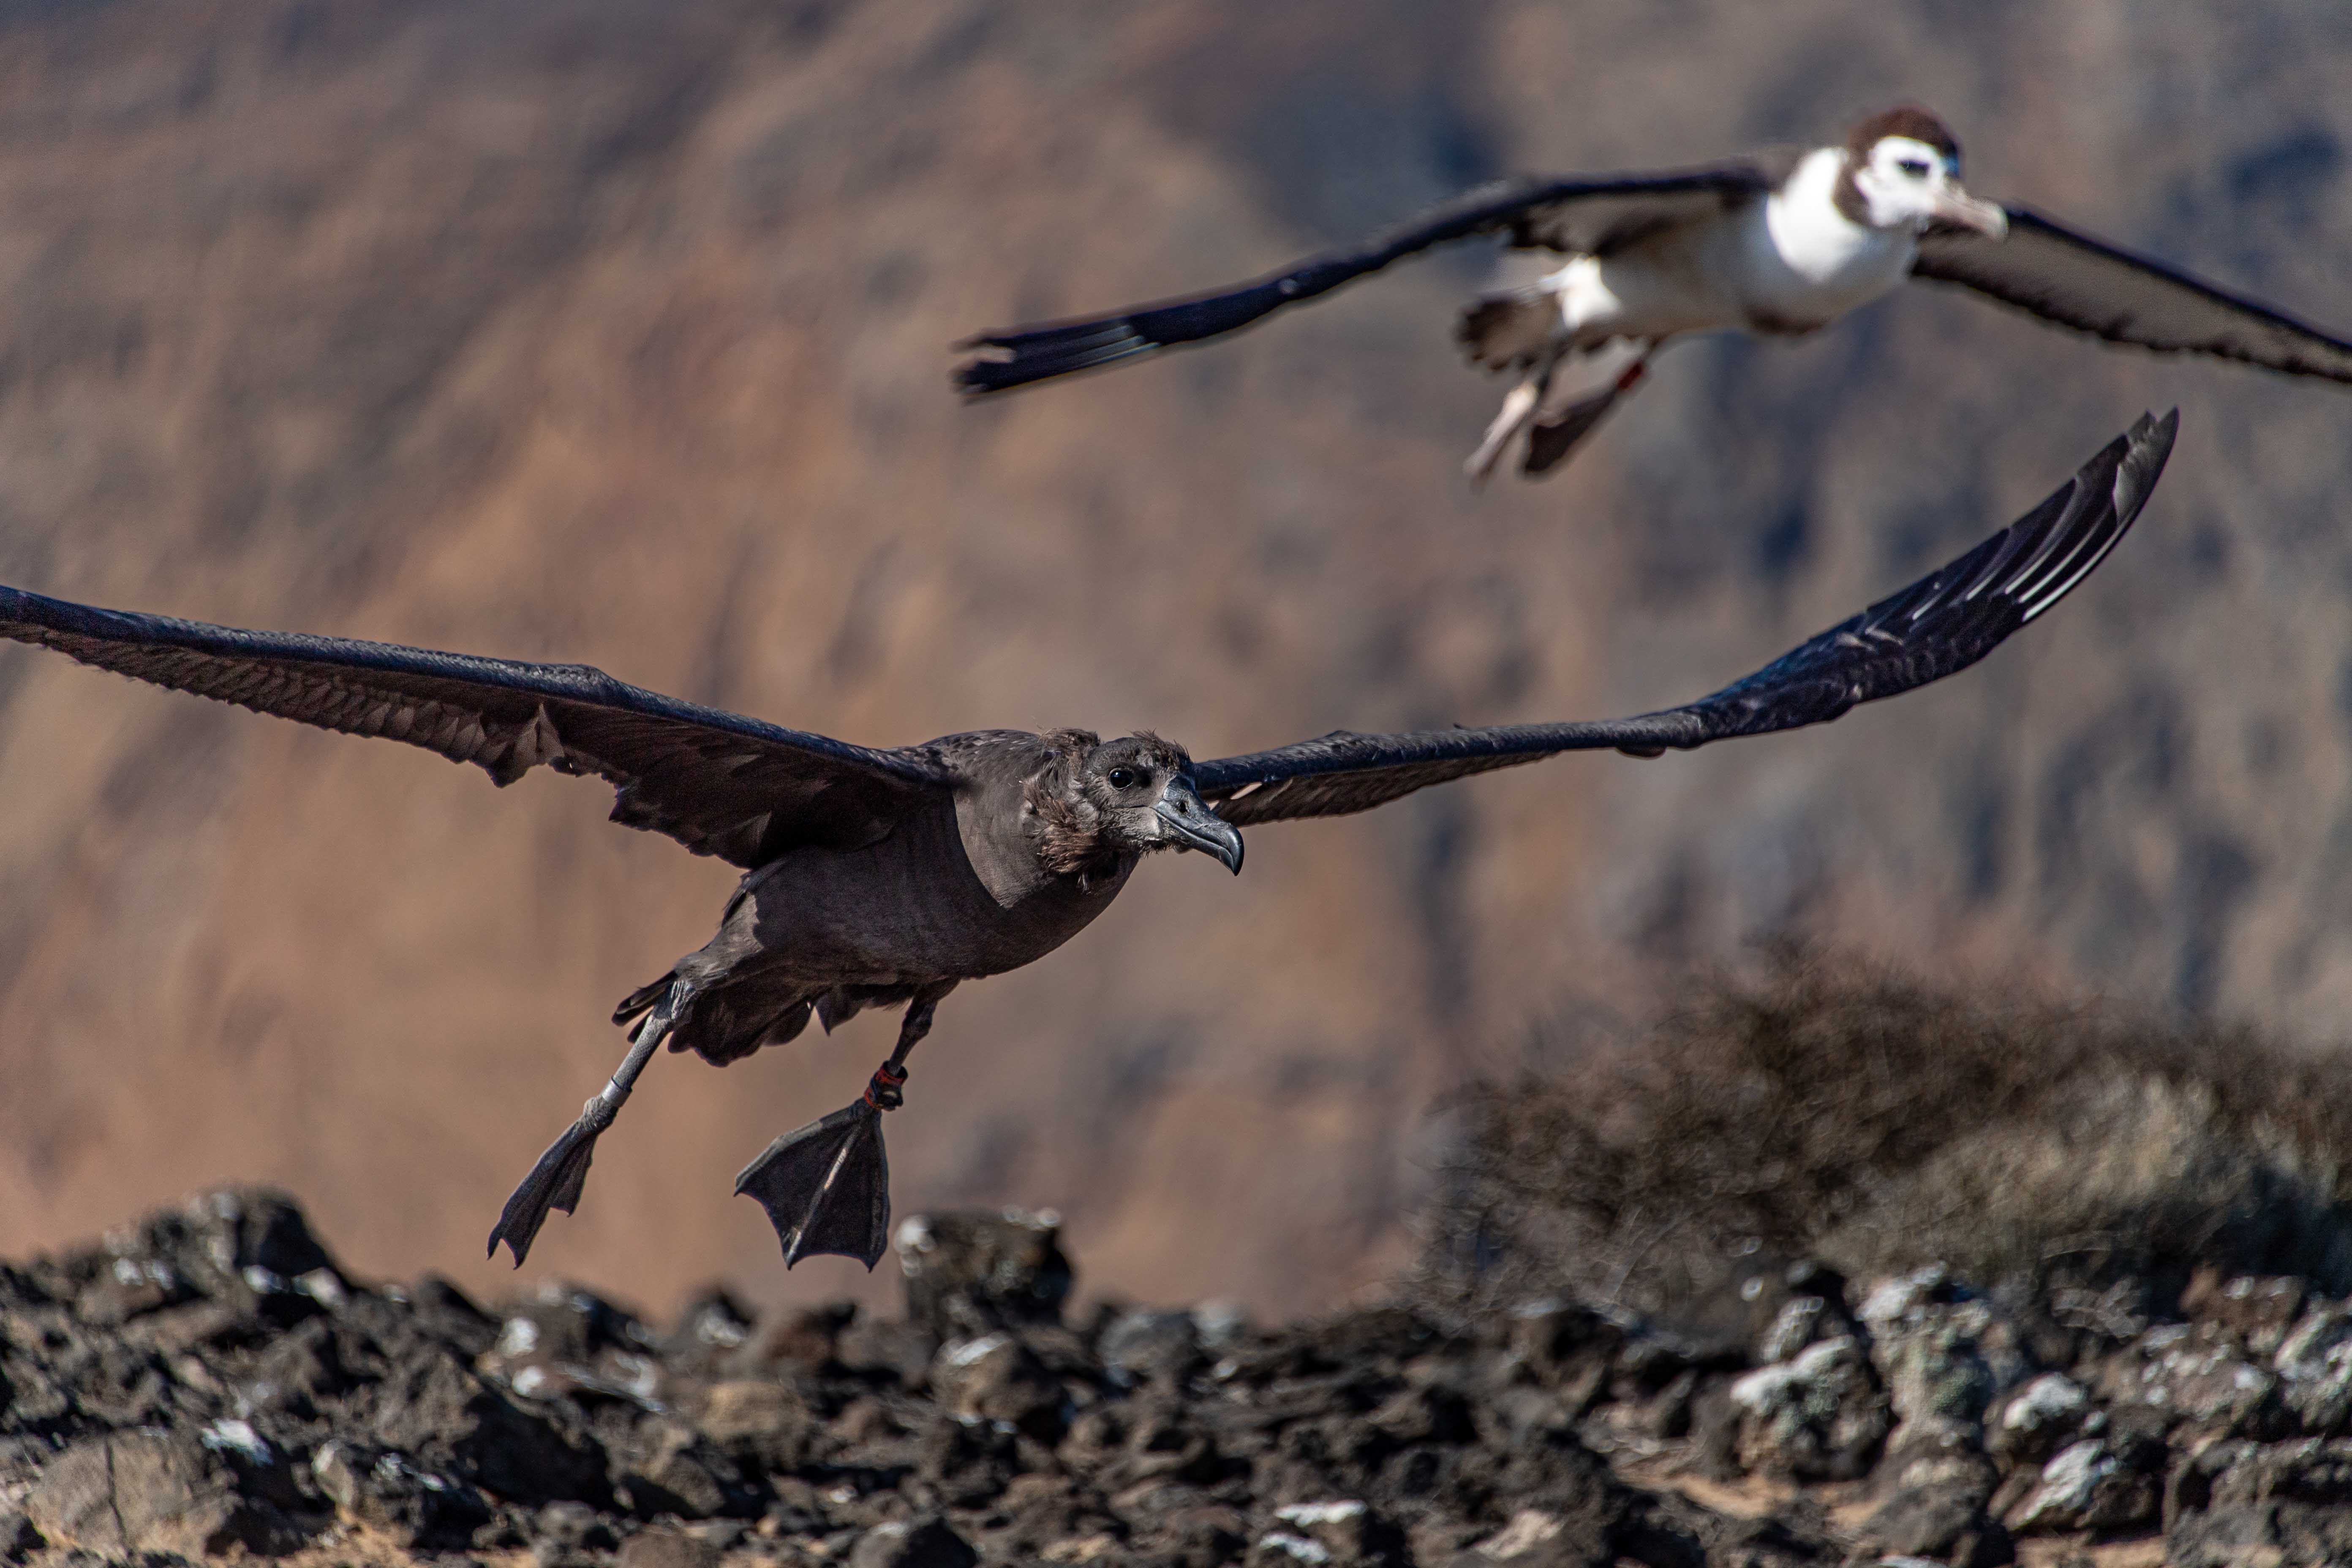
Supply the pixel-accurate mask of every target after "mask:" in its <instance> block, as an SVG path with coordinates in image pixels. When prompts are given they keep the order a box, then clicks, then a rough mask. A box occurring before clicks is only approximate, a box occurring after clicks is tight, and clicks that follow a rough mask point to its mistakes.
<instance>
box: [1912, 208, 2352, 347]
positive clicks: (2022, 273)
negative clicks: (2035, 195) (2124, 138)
mask: <svg viewBox="0 0 2352 1568" xmlns="http://www.w3.org/2000/svg"><path fill="white" fill-rule="evenodd" d="M2005 210H2006V211H2007V212H2008V214H2009V235H2008V237H2006V238H2004V239H1993V238H1990V237H1987V236H1985V235H1981V234H1975V233H1970V232H1968V231H1965V230H1956V231H1952V232H1943V231H1938V232H1936V233H1931V234H1929V235H1927V237H1924V238H1923V239H1921V240H1920V242H1919V259H1918V261H1917V262H1916V263H1915V264H1914V265H1913V267H1912V268H1911V274H1912V276H1913V277H1915V278H1925V279H1929V280H1930V281H1932V282H1937V283H1957V284H1959V285H1960V286H1961V287H1963V288H1967V289H1975V290H1976V291H1977V292H1979V293H1980V294H1989V295H1990V296H1991V297H1992V298H1993V299H1996V300H2000V301H2001V302H2002V303H2003V304H2005V305H2013V306H2015V307H2017V308H2018V309H2019V310H2026V311H2029V312H2031V313H2032V314H2033V315H2036V316H2040V317H2041V318H2042V320H2044V321H2055V322H2057V323H2058V324H2059V325H2060V326H2064V327H2073V328H2075V329H2076V330H2077V331H2085V332H2090V333H2093V334H2094V335H2095V336H2098V337H2101V338H2105V340H2106V341H2107V342H2111V343H2130V344H2133V345H2135V346H2136V347H2138V348H2144V349H2151V350H2154V351H2155V352H2156V353H2199V354H2212V355H2214V356H2216V357H2217V358H2221V359H2233V360H2240V361H2242V362H2243V363H2247V364H2258V365H2261V366H2263V368H2264V369H2266V370H2276V371H2284V372H2285V373H2286V374H2289V375H2312V376H2319V377H2322V378H2324V379H2326V380H2328V381H2341V382H2352V342H2344V341H2343V340H2342V339H2340V338H2332V337H2329V336H2328V335H2327V334H2326V332H2323V331H2319V330H2318V329H2317V328H2315V327H2308V326H2305V324H2304V323H2302V322H2301V321H2295V320H2294V319H2293V318H2292V317H2289V316H2284V315H2282V314H2280V313H2279V312H2278V311H2276V310H2272V309H2271V308H2270V307H2269V306H2267V305H2263V304H2259V303H2257V302H2256V301H2254V300H2248V299H2244V298H2242V297H2240V296H2238V295H2235V294H2231V293H2229V292H2227V291H2226V290H2224V289H2217V288H2215V287H2214V286H2213V285H2212V284H2210V283H2207V282H2204V281H2202V280H2201V279H2196V278H2191V277H2190V276H2189V275H2188V274H2187V273H2185V272H2176V271H2174V270H2173V269H2172V268H2168V267H2167V266H2165V265H2164V264H2163V263H2161V262H2158V261H2151V260H2149V259H2148V258H2146V257H2143V256H2135V255H2133V254H2132V253H2131V252H2129V251H2127V250H2124V249H2120V248H2118V247H2116V246H2112V245H2109V244H2107V243H2106V242H2105V241H2104V240H2098V239H2094V238H2092V237H2090V236H2089V235H2086V234H2077V233H2075V232H2074V230H2073V229H2070V228H2067V227H2065V226H2063V225H2060V224H2055V223H2053V222H2051V221H2050V220H2049V219H2048V218H2046V217H2043V216H2041V215H2039V214H2037V213H2032V212H2028V211H2027V210H2026V209H2025V208H2023V207H2009V208H2007V209H2005Z"/></svg>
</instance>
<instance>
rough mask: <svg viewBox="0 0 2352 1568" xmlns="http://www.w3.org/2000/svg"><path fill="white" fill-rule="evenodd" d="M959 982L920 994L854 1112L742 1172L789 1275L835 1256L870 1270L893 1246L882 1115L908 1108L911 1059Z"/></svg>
mask: <svg viewBox="0 0 2352 1568" xmlns="http://www.w3.org/2000/svg"><path fill="white" fill-rule="evenodd" d="M952 989H954V984H953V983H952V982H950V983H949V984H946V985H940V986H935V987H932V988H930V989H928V990H924V991H919V992H917V993H916V994H915V995H914V997H913V998H912V999H911V1000H910V1001H908V1004H907V1017H906V1021H905V1022H903V1023H902V1024H900V1025H899V1026H898V1048H897V1049H895V1050H893V1051H892V1052H891V1053H890V1059H889V1060H888V1061H886V1062H884V1063H883V1064H882V1065H881V1066H880V1067H878V1068H875V1069H874V1076H873V1077H872V1078H871V1079H867V1080H866V1093H865V1095H864V1097H863V1098H861V1099H859V1100H857V1101H856V1103H855V1104H852V1105H848V1106H845V1107H843V1108H842V1109H841V1110H836V1111H835V1112H834V1113H833V1114H832V1115H830V1116H827V1117H824V1118H823V1119H822V1120H820V1121H812V1122H810V1123H809V1124H808V1125H807V1126H805V1127H803V1128H801V1129H799V1130H798V1131H792V1132H787V1133H785V1134H784V1135H783V1136H782V1137H781V1138H779V1139H777V1140H776V1141H775V1142H773V1143H771V1144H769V1145H768V1147H767V1149H766V1151H765V1152H762V1153H761V1156H760V1157H759V1158H758V1159H756V1160H754V1161H752V1162H751V1163H750V1164H748V1165H746V1166H744V1167H743V1173H742V1174H741V1175H740V1176H738V1177H736V1178H735V1190H736V1191H737V1192H739V1193H747V1194H750V1195H751V1197H752V1198H754V1199H755V1200H757V1201H758V1203H759V1205H760V1206H761V1208H763V1209H765V1210H766V1211H767V1214H768V1223H770V1224H771V1225H772V1226H775V1227H776V1239H777V1240H779V1241H781V1242H782V1243H783V1247H784V1267H785V1268H791V1267H792V1266H793V1264H795V1263H798V1262H799V1261H800V1260H801V1259H802V1258H814V1257H815V1256H817V1255H818V1254H820V1253H827V1252H830V1253H834V1254H836V1255H838V1256H840V1257H843V1258H856V1259H857V1260H858V1261H859V1262H861V1263H863V1264H865V1265H866V1268H873V1267H874V1266H875V1264H877V1263H878V1262H880V1261H881V1260H882V1252H883V1249H884V1248H885V1247H887V1246H888V1245H889V1239H890V1161H889V1158H888V1155H887V1152H885V1150H884V1149H883V1146H882V1113H883V1112H884V1111H886V1110H898V1107H899V1106H900V1105H902V1104H904V1103H905V1102H906V1096H905V1094H904V1092H903V1090H904V1089H905V1087H906V1082H907V1068H906V1062H907V1053H908V1052H909V1051H911V1050H913V1049H914V1048H915V1044H916V1042H917V1041H919V1040H920V1039H921V1038H922V1037H924V1036H925V1035H928V1034H929V1033H930V1031H931V1015H932V1014H933V1013H935V1012H937V1011H938V1010H939V1005H940V998H941V997H943V996H945V995H946V994H948V993H949V992H950V990H952Z"/></svg>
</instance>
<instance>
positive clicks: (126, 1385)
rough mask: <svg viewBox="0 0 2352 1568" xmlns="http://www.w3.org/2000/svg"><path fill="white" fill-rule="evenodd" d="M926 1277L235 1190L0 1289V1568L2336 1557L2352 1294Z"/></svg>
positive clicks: (903, 1256) (959, 1228)
mask: <svg viewBox="0 0 2352 1568" xmlns="http://www.w3.org/2000/svg"><path fill="white" fill-rule="evenodd" d="M886 1267H887V1266H886ZM898 1267H899V1268H901V1269H902V1271H903V1273H904V1276H905V1282H906V1310H905V1316H904V1317H903V1318H899V1319H887V1318H880V1317H872V1316H866V1315H861V1314H859V1313H857V1312H856V1310H854V1309H851V1308H847V1307H842V1308H837V1309H824V1310H793V1311H791V1312H788V1313H785V1314H782V1315H779V1316H777V1317H775V1318H773V1319H772V1320H771V1321H752V1319H751V1316H750V1315H748V1314H747V1313H746V1312H745V1311H744V1310H741V1309H740V1307H739V1306H738V1305H737V1304H736V1303H735V1302H734V1301H733V1300H730V1298H729V1297H728V1296H727V1295H726V1294H724V1293H723V1292H712V1293H709V1294H708V1295H706V1296H704V1297H703V1298H701V1299H700V1300H698V1301H697V1302H696V1303H695V1304H694V1305H693V1306H692V1307H691V1308H690V1309H689V1310H688V1311H686V1313H685V1314H684V1315H683V1316H682V1317H681V1319H680V1320H679V1321H677V1322H676V1323H674V1324H671V1325H669V1326H667V1327H666V1328H665V1327H660V1326H656V1325H654V1324H651V1323H647V1322H645V1321H641V1320H639V1319H637V1318H636V1317H635V1316H633V1315H632V1314H631V1313H630V1312H629V1311H628V1310H626V1309H625V1308H624V1307H621V1306H619V1305H617V1304H615V1303H614V1302H612V1301H608V1300H603V1299H601V1298H599V1297H597V1296H594V1295H593V1294H590V1293H588V1292H586V1291H583V1290H576V1289H552V1288H550V1289H541V1291H540V1292H538V1293H537V1294H535V1295H532V1296H530V1297H527V1298H526V1299H524V1300H519V1301H515V1302H511V1303H508V1304H506V1305H505V1306H503V1307H501V1308H499V1309H497V1310H488V1309H486V1308H484V1307H482V1306H480V1305H478V1304H477V1303H475V1302H473V1301H471V1300H467V1298H466V1297H465V1296H464V1295H463V1294H462V1293H461V1292H459V1291H458V1290H457V1289H454V1288H453V1287H451V1286H449V1285H448V1284H446V1282H443V1281H440V1280H437V1279H432V1278H427V1279H423V1280H420V1281H418V1282H416V1283H415V1284H413V1285H409V1286H406V1287H399V1286H389V1285H375V1284H370V1283H367V1282H364V1281H362V1280H359V1279H353V1278H352V1277H351V1276H349V1275H348V1274H346V1273H345V1272H344V1271H343V1270H342V1269H341V1268H339V1267H338V1266H337V1264H336V1262H335V1260H334V1258H333V1257H332V1256H331V1254H330V1253H329V1252H328V1251H327V1250H326V1249H325V1248H324V1247H323V1246H322V1245H321V1244H320V1241H319V1240H318V1239H317V1238H316V1237H314V1236H313V1235H312V1234H311V1232H310V1227H309V1226H308V1225H307V1224H306V1223H305V1221H304V1218H303V1216H302V1215H301V1213H300V1211H299V1209H297V1208H296V1207H295V1206H294V1205H293V1204H292V1203H290V1202H289V1200H288V1199H286V1198H285V1197H284V1196H282V1195H280V1194H274V1193H269V1192H265V1191H254V1190H242V1191H221V1192H216V1193H212V1194H205V1195H203V1196H200V1197H198V1198H195V1199H194V1200H192V1201H190V1202H188V1203H187V1204H185V1205H183V1206H181V1207H179V1208H176V1209H171V1210H166V1211H163V1212H160V1213H157V1214H155V1215H151V1216H149V1217H148V1218H147V1219H145V1220H143V1221H142V1222H141V1223H139V1224H138V1225H136V1226H131V1227H130V1228H127V1229H124V1230H122V1231H120V1232H118V1233H116V1234H113V1235H110V1236H109V1237H106V1238H105V1239H104V1240H103V1241H102V1242H101V1243H100V1244H98V1245H96V1246H92V1247H85V1248H82V1249H79V1250H75V1251H71V1252H68V1253H64V1254H61V1255H58V1256H55V1257H48V1258H37V1259H34V1260H32V1261H30V1262H27V1263H25V1264H22V1265H19V1266H16V1267H8V1268H0V1332H5V1339H0V1560H5V1562H7V1563H33V1564H51V1563H57V1564H62V1563H83V1562H91V1561H101V1560H102V1561H110V1562H120V1561H126V1560H128V1561H140V1562H149V1563H163V1562H172V1561H178V1560H181V1559H184V1558H193V1557H201V1556H209V1555H218V1554H229V1555H235V1554H239V1553H247V1554H260V1555H268V1556H279V1557H283V1558H286V1559H287V1560H288V1561H289V1563H291V1564H296V1565H299V1564H306V1563H403V1562H411V1561H427V1560H435V1559H439V1560H443V1561H457V1560H460V1559H463V1558H471V1559H473V1560H476V1561H483V1562H499V1563H522V1562H524V1561H526V1560H528V1561H530V1562H532V1563H538V1564H543V1565H547V1568H555V1565H558V1564H588V1563H604V1562H618V1563H624V1564H633V1565H639V1568H649V1565H653V1564H679V1565H685V1564H698V1565H709V1564H718V1563H838V1562H846V1563H850V1564H853V1565H854V1568H886V1565H888V1568H961V1565H963V1564H970V1563H975V1562H990V1563H1072V1564H1077V1563H1097V1564H1102V1565H1104V1568H1110V1565H1113V1564H1126V1563H1154V1564H1169V1565H1176V1564H1188V1565H1189V1564H1202V1565H1206V1564H1213V1563H1253V1564H1263V1565H1275V1568H1317V1565H1322V1564H1331V1565H1334V1568H1344V1565H1349V1564H1390V1565H1400V1568H1401V1565H1403V1564H1408V1563H1419V1564H1460V1565H1463V1568H1486V1565H1488V1564H1517V1565H1522V1568H1552V1565H1556V1564H1559V1565H1564V1564H1571V1563H1573V1564H1588V1563H1590V1564H1600V1565H1603V1568H1609V1565H1612V1564H1622V1563H1641V1564H1654V1565H1659V1568H1682V1565H1689V1568H1699V1565H1701V1564H1706V1565H1710V1568H1711V1565H1715V1564H1726V1565H1728V1564H1742V1565H1752V1568H1764V1565H1768V1564H1769V1565H1776V1568H1777V1565H1780V1564H1798V1563H1858V1562H1877V1563H1906V1564H1912V1563H1967V1564H1976V1565H1979V1568H1982V1565H1989V1564H1997V1563H2010V1562H2012V1561H2021V1562H2026V1563H2047V1564H2079V1565H2084V1568H2087V1565H2088V1564H2090V1563H2157V1562H2159V1561H2161V1562H2167V1563H2178V1564H2183V1565H2195V1564H2209V1563H2210V1564H2222V1563H2232V1564H2234V1563H2269V1564H2277V1565H2284V1564H2300V1563H2330V1562H2336V1563H2340V1562H2344V1561H2347V1560H2352V1510H2347V1509H2345V1508H2344V1507H2343V1506H2342V1505H2343V1504H2344V1503H2345V1502H2347V1501H2352V1435H2347V1434H2348V1433H2352V1308H2347V1304H2346V1303H2343V1302H2339V1301H2335V1300H2326V1299H2320V1298H2317V1297H2315V1295H2313V1294H2312V1293H2311V1292H2310V1291H2309V1290H2308V1289H2307V1288H2306V1287H2305V1285H2304V1284H2303V1283H2302V1282H2300V1281H2298V1280H2295V1279H2222V1278H2221V1277H2220V1276H2219V1275H2218V1274H2216V1273H2213V1272H2210V1271H2209V1272H2207V1273H2204V1274H2201V1275H2200V1276H2199V1277H2197V1278H2196V1279H2194V1280H2193V1281H2192V1282H2191V1283H2190V1285H2189V1289H2187V1290H2186V1291H2184V1292H2180V1293H2179V1294H2178V1310H2177V1311H2176V1312H2169V1313H2165V1314H2161V1315H2158V1314H2154V1313H2151V1311H2150V1309H2149V1304H2148V1302H2147V1300H2146V1296H2147V1292H2146V1291H2144V1290H2141V1289H2137V1288H2136V1287H2134V1286H2132V1285H2130V1284H2128V1283H2126V1284H2124V1285H2120V1286H2117V1287H2116V1288H2114V1289H2109V1290H2106V1291H2105V1292H2103V1293H2100V1294H2095V1295H2094V1294H2091V1293H2089V1292H2086V1291H2082V1290H2074V1291H2064V1290H2061V1291H2055V1292H2053V1293H2051V1294H2050V1295H2049V1297H2048V1298H2047V1299H2033V1300H2000V1299H1995V1298H1993V1297H1989V1296H1986V1295H1982V1294H1979V1293H1978V1292H1977V1291H1974V1290H1972V1289H1969V1287H1968V1285H1966V1284H1965V1283H1964V1282H1962V1281H1960V1280H1958V1279H1951V1278H1949V1277H1948V1276H1947V1274H1946V1273H1945V1272H1944V1271H1942V1270H1940V1269H1928V1270H1925V1271H1921V1272H1916V1273H1913V1274H1909V1275H1906V1276H1901V1277H1896V1278H1893V1279H1883V1280H1875V1281H1869V1282H1853V1281H1848V1280H1846V1279H1842V1278H1840V1277H1839V1276H1838V1275H1837V1274H1835V1273H1834V1272H1833V1271H1832V1270H1830V1269H1828V1268H1824V1267H1822V1266H1821V1265H1817V1264H1802V1263H1801V1264H1798V1265H1795V1266H1793V1267H1789V1266H1785V1265H1775V1266H1773V1267H1771V1268H1759V1270H1758V1271H1757V1272H1754V1273H1752V1274H1750V1275H1748V1277H1747V1278H1746V1279H1744V1280H1741V1281H1740V1282H1739V1283H1738V1285H1737V1286H1736V1287H1735V1289H1734V1293H1735V1294H1736V1296H1737V1297H1738V1300H1739V1302H1740V1304H1741V1308H1742V1310H1743V1311H1744V1315H1745V1321H1746V1329H1745V1331H1744V1332H1740V1333H1728V1334H1718V1335H1717V1336H1716V1337H1715V1338H1714V1339H1713V1340H1712V1341H1711V1342H1708V1341H1701V1340H1698V1339H1695V1338H1692V1337H1690V1336H1688V1335H1686V1334H1683V1333H1679V1332H1676V1331H1672V1330H1670V1329H1668V1328H1666V1327H1664V1326H1662V1325H1658V1324H1654V1323H1650V1322H1645V1321H1642V1320H1640V1319H1638V1318H1636V1317H1634V1316H1633V1315H1631V1314H1627V1313H1624V1312H1622V1311H1618V1310H1608V1309H1603V1308H1598V1307H1594V1306H1590V1305H1585V1304H1580V1303H1576V1302H1566V1301H1556V1300H1548V1301H1536V1302H1528V1303H1525V1304H1522V1305H1520V1306H1519V1307H1517V1308H1516V1309H1514V1310H1509V1311H1507V1312H1502V1313H1496V1314H1494V1315H1492V1316H1491V1317H1488V1318H1486V1319H1484V1320H1482V1321H1467V1322H1455V1323H1441V1322H1437V1321H1431V1320H1429V1319H1428V1318H1426V1317H1424V1316H1422V1315H1418V1314H1416V1313H1415V1312H1413V1311H1412V1310H1406V1309H1403V1308H1396V1307H1387V1308H1371V1309H1366V1310H1356V1311H1351V1312H1348V1313H1344V1314H1342V1315H1339V1316H1337V1317H1332V1318H1328V1319H1325V1320H1323V1321H1316V1322H1309V1323H1301V1324H1295V1325H1291V1326H1288V1327H1285V1328H1280V1329H1274V1330H1265V1329H1260V1328H1257V1327H1255V1326H1253V1325H1252V1324H1250V1323H1248V1322H1247V1321H1244V1320H1242V1319H1241V1318H1240V1317H1239V1316H1238V1315H1237V1314H1234V1313H1232V1312H1230V1311H1220V1310H1215V1309H1212V1308H1196V1309H1193V1310H1190V1311H1166V1310H1141V1309H1124V1308H1118V1307H1112V1306H1103V1307H1098V1308H1096V1309H1095V1310H1092V1311H1091V1312H1090V1313H1087V1314H1085V1315H1084V1316H1083V1318H1082V1320H1080V1321H1072V1320H1071V1319H1070V1318H1068V1317H1067V1316H1066V1314H1065V1311H1064V1307H1065V1304H1066V1299H1067V1297H1068V1295H1069V1291H1070V1286H1071V1280H1072V1268H1071V1265H1070V1262H1069V1260H1068V1259H1067V1258H1066V1256H1065V1255H1064V1254H1063V1253H1062V1251H1061V1249H1060V1247H1059V1246H1058V1244H1057V1241H1056V1237H1055V1228H1054V1226H1053V1224H1052V1223H1051V1221H1050V1219H1049V1218H1040V1217H1035V1216H1031V1215H1024V1214H1021V1213H1018V1212H1017V1211H1016V1212H1008V1213H1005V1214H1003V1215H996V1214H954V1215H936V1216H930V1217H927V1218H926V1217H918V1218H914V1219H910V1220H908V1221H906V1222H905V1223H904V1224H903V1225H902V1226H900V1228H899V1231H898Z"/></svg>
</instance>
